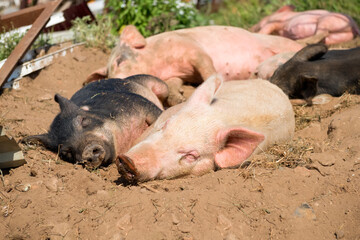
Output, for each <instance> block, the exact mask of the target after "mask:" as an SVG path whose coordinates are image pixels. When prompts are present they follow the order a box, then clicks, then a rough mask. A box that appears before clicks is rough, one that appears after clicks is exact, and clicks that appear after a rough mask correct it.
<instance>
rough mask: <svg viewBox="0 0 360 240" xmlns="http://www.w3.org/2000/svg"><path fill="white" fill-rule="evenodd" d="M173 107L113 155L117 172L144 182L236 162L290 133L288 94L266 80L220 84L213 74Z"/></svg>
mask: <svg viewBox="0 0 360 240" xmlns="http://www.w3.org/2000/svg"><path fill="white" fill-rule="evenodd" d="M221 85H222V86H221ZM178 106H179V105H177V106H175V108H177V109H176V110H175V111H173V110H172V108H170V109H168V110H166V111H165V112H164V114H163V115H161V116H160V117H159V119H158V120H157V121H156V122H155V124H154V125H153V129H152V130H151V131H150V132H149V136H147V137H146V138H145V139H144V140H143V141H141V142H139V143H138V144H136V145H134V146H133V147H132V148H131V149H130V150H129V151H128V152H126V153H125V154H123V155H120V156H119V157H118V158H117V159H116V164H117V167H118V170H119V172H120V173H121V174H122V176H124V177H125V178H127V179H128V180H129V181H146V180H151V179H167V178H174V177H178V176H184V175H189V174H194V175H200V174H204V173H206V172H209V171H211V170H213V169H221V168H233V167H238V166H239V165H240V164H241V163H242V162H243V161H245V160H246V159H247V158H249V157H250V155H251V154H253V153H257V152H259V151H261V150H265V149H266V148H267V147H268V146H269V145H271V144H273V143H275V142H280V141H285V140H288V139H290V138H291V137H292V136H293V134H294V128H295V120H294V113H293V110H292V106H291V104H290V102H289V99H288V97H287V96H286V95H285V94H284V93H283V92H282V91H281V89H279V88H278V87H277V86H275V85H274V84H271V83H270V82H268V81H266V80H260V79H255V80H252V81H246V80H245V81H229V82H224V83H223V84H222V80H221V77H219V76H217V75H214V76H212V77H210V78H209V79H208V80H206V81H205V82H204V83H203V84H202V85H200V86H199V87H198V88H197V89H196V90H195V92H194V93H193V95H192V96H191V97H190V98H189V100H188V101H187V102H185V103H184V104H183V106H182V107H181V108H178ZM168 111H172V112H171V114H167V112H168ZM174 112H175V113H174Z"/></svg>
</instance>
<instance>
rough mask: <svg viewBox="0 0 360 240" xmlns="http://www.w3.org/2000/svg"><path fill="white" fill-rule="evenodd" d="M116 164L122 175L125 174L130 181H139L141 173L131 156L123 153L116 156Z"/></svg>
mask: <svg viewBox="0 0 360 240" xmlns="http://www.w3.org/2000/svg"><path fill="white" fill-rule="evenodd" d="M115 164H116V166H117V169H118V171H119V173H120V174H121V176H123V177H124V178H125V179H126V180H127V181H128V182H130V183H135V182H137V180H138V175H139V174H138V172H137V170H136V167H135V165H134V163H133V161H132V160H131V158H129V157H127V156H126V155H124V154H122V155H120V156H118V157H117V158H116V161H115Z"/></svg>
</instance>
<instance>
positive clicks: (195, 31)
mask: <svg viewBox="0 0 360 240" xmlns="http://www.w3.org/2000/svg"><path fill="white" fill-rule="evenodd" d="M301 48H302V45H300V44H299V43H296V42H295V41H292V40H290V39H287V38H283V37H279V36H269V35H262V34H255V33H250V32H248V31H246V30H244V29H241V28H236V27H229V26H203V27H195V28H188V29H181V30H176V31H171V32H165V33H161V34H158V35H155V36H151V37H149V38H146V39H145V38H144V37H143V36H142V35H141V34H140V33H139V32H138V30H137V29H136V27H134V26H131V25H129V26H126V27H125V28H124V30H123V32H122V34H121V36H120V42H119V43H118V45H117V46H116V47H115V49H114V51H113V53H112V54H111V57H110V60H109V65H108V67H103V68H101V69H98V70H97V71H95V72H94V73H92V74H91V75H90V76H89V77H88V79H87V80H86V83H88V82H91V81H94V80H97V79H100V78H105V77H112V78H124V77H127V76H130V75H135V74H141V73H143V74H150V75H153V76H156V77H158V78H160V79H162V80H164V81H166V82H167V84H168V86H169V91H170V93H169V99H173V101H172V102H173V104H171V105H174V104H176V103H179V102H182V101H184V98H183V96H182V95H181V94H180V93H179V92H178V88H179V87H180V86H181V85H182V83H183V82H189V83H201V82H203V81H204V80H205V79H207V78H208V77H210V76H211V75H212V74H214V73H220V74H221V75H222V76H223V77H224V79H225V80H226V81H227V80H234V79H248V78H249V76H250V74H251V73H252V72H253V71H254V70H255V68H256V67H257V65H258V64H259V63H261V62H262V61H264V60H265V59H267V58H269V57H271V56H273V55H275V54H278V53H281V52H287V51H298V50H300V49H301ZM170 101H171V100H170Z"/></svg>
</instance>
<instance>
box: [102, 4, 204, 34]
mask: <svg viewBox="0 0 360 240" xmlns="http://www.w3.org/2000/svg"><path fill="white" fill-rule="evenodd" d="M107 7H108V8H109V13H110V16H111V17H112V19H113V20H114V26H113V32H115V33H118V32H119V30H121V28H122V27H123V26H125V25H129V24H132V25H135V26H136V27H137V29H138V30H139V31H140V33H141V34H142V35H144V36H145V37H148V36H150V35H153V34H158V33H161V32H165V31H171V30H176V29H180V28H189V27H194V26H198V25H204V24H205V20H204V18H202V17H201V15H200V14H198V11H197V9H196V8H195V6H194V4H192V3H190V2H183V1H180V0H163V1H161V0H159V1H158V0H121V1H119V0H109V2H108V5H107Z"/></svg>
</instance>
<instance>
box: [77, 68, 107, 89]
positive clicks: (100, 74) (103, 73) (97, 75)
mask: <svg viewBox="0 0 360 240" xmlns="http://www.w3.org/2000/svg"><path fill="white" fill-rule="evenodd" d="M107 76H108V69H107V67H102V68H99V69H97V70H96V71H95V72H93V73H91V74H90V75H89V76H88V77H87V78H86V80H85V81H84V82H83V85H86V84H88V83H91V82H94V81H97V80H101V79H104V78H107Z"/></svg>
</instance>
